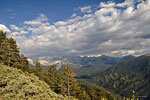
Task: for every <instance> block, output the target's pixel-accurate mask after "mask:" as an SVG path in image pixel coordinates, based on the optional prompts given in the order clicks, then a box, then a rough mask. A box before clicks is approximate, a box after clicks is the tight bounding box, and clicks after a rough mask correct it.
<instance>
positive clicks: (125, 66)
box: [89, 55, 150, 100]
mask: <svg viewBox="0 0 150 100" xmlns="http://www.w3.org/2000/svg"><path fill="white" fill-rule="evenodd" d="M148 73H150V55H143V56H140V57H138V58H133V59H131V60H128V61H124V62H121V63H119V64H116V65H114V66H112V67H111V68H109V69H107V70H106V71H104V72H102V73H100V74H97V75H95V76H93V78H92V79H91V80H89V81H92V82H93V83H96V84H97V85H99V86H102V87H104V88H107V89H109V90H111V91H113V92H115V93H118V94H120V95H121V96H125V97H128V96H129V95H131V94H132V91H133V90H134V91H136V92H135V93H136V95H137V96H148V95H149V93H150V85H149V81H148V79H146V78H145V77H146V76H147V78H148V75H149V74H148ZM142 100H143V99H142Z"/></svg>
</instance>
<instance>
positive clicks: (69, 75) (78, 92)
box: [59, 66, 90, 100]
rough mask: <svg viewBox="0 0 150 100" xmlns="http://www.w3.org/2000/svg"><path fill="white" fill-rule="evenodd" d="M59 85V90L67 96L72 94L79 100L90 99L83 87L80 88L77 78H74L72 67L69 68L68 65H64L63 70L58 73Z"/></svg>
mask: <svg viewBox="0 0 150 100" xmlns="http://www.w3.org/2000/svg"><path fill="white" fill-rule="evenodd" d="M59 86H60V92H61V94H63V95H67V96H68V97H70V96H73V97H76V98H78V99H80V100H84V99H86V100H90V97H89V96H88V95H87V93H86V92H85V90H84V88H82V89H81V87H80V85H79V84H78V82H77V80H76V79H75V78H74V74H73V72H72V68H69V66H66V67H64V71H63V72H62V73H61V75H60V80H59Z"/></svg>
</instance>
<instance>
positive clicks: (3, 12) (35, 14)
mask: <svg viewBox="0 0 150 100" xmlns="http://www.w3.org/2000/svg"><path fill="white" fill-rule="evenodd" d="M0 4H1V6H0V29H2V30H7V32H8V33H7V35H8V36H9V37H13V38H14V39H15V40H16V42H17V44H18V46H19V47H20V51H21V53H23V54H24V55H25V56H27V57H30V58H33V57H43V56H72V55H76V56H85V55H87V56H97V55H109V56H126V55H135V56H139V55H142V54H146V53H149V51H150V44H149V43H150V32H149V29H150V17H149V16H150V0H111V1H108V0H1V2H0Z"/></svg>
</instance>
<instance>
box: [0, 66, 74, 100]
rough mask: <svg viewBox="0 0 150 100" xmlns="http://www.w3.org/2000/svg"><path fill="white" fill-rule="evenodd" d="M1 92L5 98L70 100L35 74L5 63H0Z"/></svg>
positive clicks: (12, 99) (5, 99)
mask: <svg viewBox="0 0 150 100" xmlns="http://www.w3.org/2000/svg"><path fill="white" fill-rule="evenodd" d="M0 94H1V95H2V98H3V100H68V99H67V98H68V97H66V98H65V97H63V96H62V95H57V94H56V93H54V92H53V91H52V90H51V89H50V87H49V86H48V85H47V84H46V83H45V82H43V81H40V80H39V78H38V77H36V76H34V75H33V74H29V73H27V72H26V73H24V72H22V71H21V70H18V69H15V68H10V67H7V66H4V65H0ZM71 100H74V99H73V98H72V99H71Z"/></svg>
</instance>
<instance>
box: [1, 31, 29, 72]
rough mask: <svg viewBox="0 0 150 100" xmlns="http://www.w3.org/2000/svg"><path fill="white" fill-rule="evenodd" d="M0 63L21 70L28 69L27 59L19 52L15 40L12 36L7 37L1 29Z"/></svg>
mask: <svg viewBox="0 0 150 100" xmlns="http://www.w3.org/2000/svg"><path fill="white" fill-rule="evenodd" d="M0 63H3V64H5V65H7V66H9V67H16V68H18V69H21V70H23V71H28V69H29V63H28V60H27V58H26V57H24V56H23V55H20V54H19V48H18V46H17V44H16V41H15V40H14V39H13V38H7V37H6V33H4V32H2V31H0Z"/></svg>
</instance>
